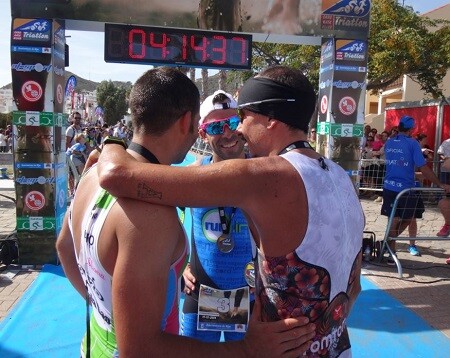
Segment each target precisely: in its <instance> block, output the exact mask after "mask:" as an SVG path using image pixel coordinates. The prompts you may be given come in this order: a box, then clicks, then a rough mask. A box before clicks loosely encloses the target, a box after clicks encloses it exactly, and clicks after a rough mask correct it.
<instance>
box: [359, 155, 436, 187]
mask: <svg viewBox="0 0 450 358" xmlns="http://www.w3.org/2000/svg"><path fill="white" fill-rule="evenodd" d="M441 164H442V161H428V165H429V166H430V168H432V169H433V171H434V172H435V173H439V172H440V166H441ZM385 175H386V166H385V160H384V159H376V158H374V159H361V160H360V161H359V177H360V181H359V191H360V193H361V192H364V191H373V192H382V191H383V182H384V177H385ZM436 175H437V176H438V177H439V174H436ZM416 179H417V181H418V182H419V184H420V185H419V186H421V187H430V186H431V183H430V182H428V181H426V180H423V178H422V177H421V176H420V175H419V177H417V178H416Z"/></svg>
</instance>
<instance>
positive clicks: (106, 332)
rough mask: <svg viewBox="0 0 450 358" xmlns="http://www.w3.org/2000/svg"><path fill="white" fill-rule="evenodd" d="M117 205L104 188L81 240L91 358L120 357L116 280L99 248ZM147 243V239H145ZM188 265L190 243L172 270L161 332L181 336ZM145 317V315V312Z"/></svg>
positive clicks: (83, 349) (92, 206)
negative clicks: (114, 297) (182, 297)
mask: <svg viewBox="0 0 450 358" xmlns="http://www.w3.org/2000/svg"><path fill="white" fill-rule="evenodd" d="M115 202H116V198H114V197H113V196H111V195H110V194H109V193H107V192H106V191H105V190H103V189H99V190H98V191H97V193H96V194H95V196H94V197H93V199H92V201H91V202H90V203H89V206H88V208H89V210H87V211H86V213H85V215H84V218H83V224H82V227H83V238H82V240H81V241H80V243H81V246H80V252H79V253H77V262H78V268H79V270H80V273H81V276H82V277H83V280H84V281H85V282H86V284H87V286H88V291H89V299H90V303H91V306H92V314H91V320H90V331H91V344H90V351H91V357H118V356H119V352H118V351H117V342H116V335H115V329H114V317H113V316H112V291H111V284H112V277H111V276H110V275H109V274H108V273H107V272H106V270H105V269H104V267H103V266H102V264H101V263H100V260H99V258H98V253H97V246H98V240H99V236H100V232H101V230H102V227H103V224H104V223H105V220H106V217H107V216H108V213H109V211H110V210H111V208H112V206H113V205H114V203H115ZM71 217H72V206H71V207H70V212H69V227H70V230H71V232H72V237H73V229H72V220H71ZM142 239H143V240H145V238H142ZM186 264H187V244H186V246H185V249H184V252H183V253H182V255H181V256H180V257H179V258H178V259H177V261H176V262H175V263H173V264H172V265H171V267H170V271H169V283H168V286H167V298H166V306H165V309H164V315H163V320H162V322H161V330H163V331H165V332H167V333H171V334H178V331H179V324H178V302H179V295H178V293H179V292H181V275H182V273H183V270H184V268H185V266H186ZM143 314H144V313H143ZM85 352H86V336H85V337H84V338H83V342H82V345H81V355H82V356H83V357H84V356H85Z"/></svg>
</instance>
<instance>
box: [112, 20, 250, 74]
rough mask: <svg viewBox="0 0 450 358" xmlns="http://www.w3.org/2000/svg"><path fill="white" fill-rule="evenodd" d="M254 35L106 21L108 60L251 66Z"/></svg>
mask: <svg viewBox="0 0 450 358" xmlns="http://www.w3.org/2000/svg"><path fill="white" fill-rule="evenodd" d="M251 51H252V37H251V35H247V34H242V33H231V32H217V31H203V30H192V29H189V30H187V29H174V28H164V27H153V26H132V25H124V24H105V62H116V63H117V62H119V63H131V64H139V63H141V64H166V65H174V66H190V67H207V68H219V69H250V66H251Z"/></svg>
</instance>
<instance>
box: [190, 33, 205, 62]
mask: <svg viewBox="0 0 450 358" xmlns="http://www.w3.org/2000/svg"><path fill="white" fill-rule="evenodd" d="M196 38H198V39H200V41H197V42H201V44H200V45H196ZM206 45H207V42H206V37H205V36H195V35H191V48H192V49H193V50H194V51H200V52H201V54H202V59H201V62H205V61H206V58H207V57H206Z"/></svg>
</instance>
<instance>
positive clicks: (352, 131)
mask: <svg viewBox="0 0 450 358" xmlns="http://www.w3.org/2000/svg"><path fill="white" fill-rule="evenodd" d="M317 132H318V133H319V134H322V135H331V136H332V137H362V136H363V134H364V125H363V124H339V123H330V122H320V123H319V124H318V126H317Z"/></svg>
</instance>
